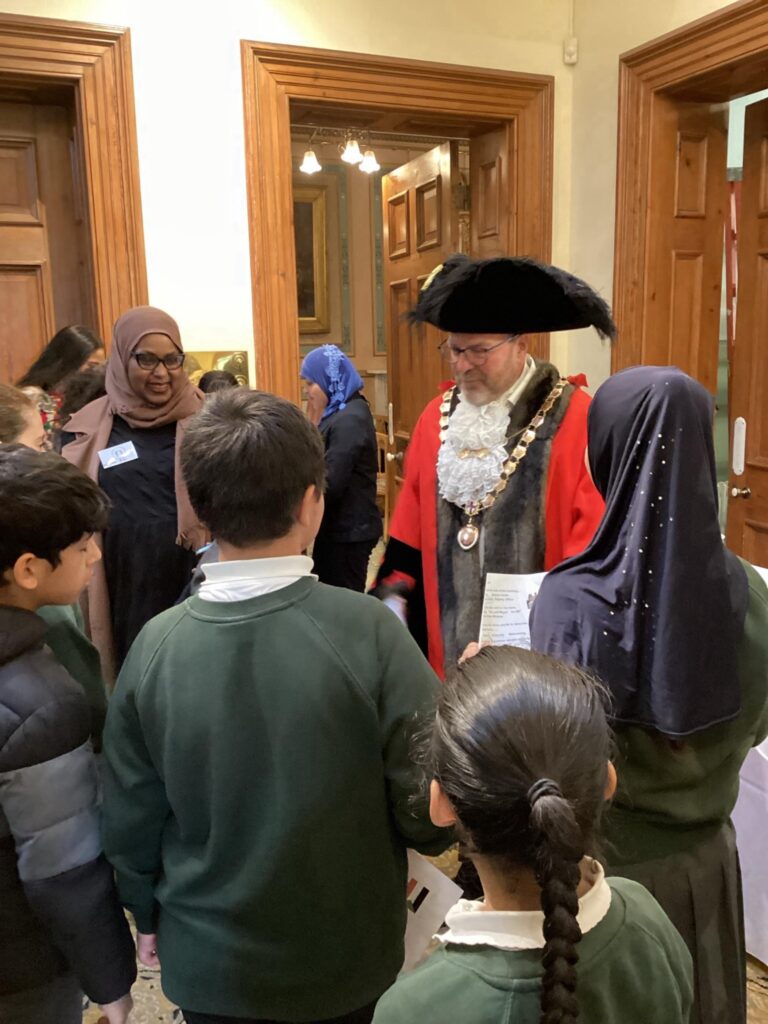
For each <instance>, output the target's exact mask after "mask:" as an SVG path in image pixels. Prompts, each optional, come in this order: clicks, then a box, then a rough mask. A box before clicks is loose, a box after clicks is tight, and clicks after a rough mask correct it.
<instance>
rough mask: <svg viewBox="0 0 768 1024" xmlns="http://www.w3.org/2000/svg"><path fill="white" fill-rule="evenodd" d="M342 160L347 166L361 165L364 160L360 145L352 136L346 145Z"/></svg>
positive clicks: (349, 136)
mask: <svg viewBox="0 0 768 1024" xmlns="http://www.w3.org/2000/svg"><path fill="white" fill-rule="evenodd" d="M341 159H342V160H343V161H344V163H345V164H359V163H360V162H361V161H362V159H363V154H362V153H361V152H360V144H359V142H358V141H357V139H356V138H354V137H353V136H351V135H348V136H347V141H346V144H345V146H344V148H343V150H342V152H341Z"/></svg>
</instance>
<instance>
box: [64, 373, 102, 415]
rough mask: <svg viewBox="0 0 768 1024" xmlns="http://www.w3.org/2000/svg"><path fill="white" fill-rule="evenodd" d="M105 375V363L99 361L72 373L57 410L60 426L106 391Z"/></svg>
mask: <svg viewBox="0 0 768 1024" xmlns="http://www.w3.org/2000/svg"><path fill="white" fill-rule="evenodd" d="M106 376H107V365H106V363H100V364H99V365H98V366H92V367H90V368H89V369H87V370H79V371H78V372H77V373H74V374H72V376H71V377H70V378H69V380H68V381H67V383H66V385H65V387H64V395H63V397H62V400H61V409H60V410H59V420H60V422H61V424H62V426H65V425H66V422H67V420H68V419H69V418H70V417H71V416H74V415H75V413H76V412H79V411H80V410H81V409H82V408H83V407H84V406H86V405H88V403H89V402H93V401H94V400H95V399H97V398H102V397H103V396H104V395H105V394H106V393H107V392H106V388H105V383H104V382H105V379H106Z"/></svg>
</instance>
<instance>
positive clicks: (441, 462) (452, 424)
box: [437, 356, 536, 505]
mask: <svg viewBox="0 0 768 1024" xmlns="http://www.w3.org/2000/svg"><path fill="white" fill-rule="evenodd" d="M535 370H536V363H535V362H534V360H533V358H532V357H531V356H528V357H527V358H526V361H525V369H524V370H523V372H522V373H521V374H520V376H519V377H518V379H517V380H516V381H515V383H514V384H513V385H512V387H511V388H510V389H509V390H508V391H507V392H506V393H505V394H503V395H502V396H501V397H500V398H497V399H495V401H493V402H488V403H487V404H486V405H472V403H471V402H467V401H466V399H464V398H463V397H462V395H461V393H459V401H458V405H457V406H456V409H455V410H454V412H453V414H452V416H451V418H450V420H449V421H448V427H447V430H446V434H445V443H444V444H442V445H441V446H440V451H439V453H438V456H437V479H438V486H439V490H440V497H441V498H445V500H446V501H450V502H453V503H454V504H456V505H467V504H469V502H472V501H480V500H481V498H483V497H485V495H486V494H488V492H489V491H492V490H493V488H494V487H495V486H496V484H497V482H498V480H499V477H500V476H501V470H502V467H503V465H504V463H505V462H506V460H507V450H506V448H505V441H506V439H507V430H508V428H509V411H510V409H511V407H512V406H513V405H514V404H515V402H517V401H518V399H519V398H520V396H521V395H522V394H523V392H524V391H525V389H526V388H527V387H528V384H529V383H530V380H531V377H533V374H534V372H535ZM467 450H468V451H482V450H484V451H485V452H486V454H484V455H482V456H474V455H473V456H470V457H469V458H466V457H465V458H461V457H460V455H459V453H460V452H462V451H467Z"/></svg>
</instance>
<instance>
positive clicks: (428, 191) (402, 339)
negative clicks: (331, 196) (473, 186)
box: [382, 142, 458, 507]
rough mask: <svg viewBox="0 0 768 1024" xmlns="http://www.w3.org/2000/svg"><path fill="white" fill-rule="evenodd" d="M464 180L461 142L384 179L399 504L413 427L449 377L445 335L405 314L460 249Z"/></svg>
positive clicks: (393, 468)
mask: <svg viewBox="0 0 768 1024" xmlns="http://www.w3.org/2000/svg"><path fill="white" fill-rule="evenodd" d="M457 182H458V160H457V147H456V143H448V142H446V143H444V144H443V145H442V146H437V147H435V149H432V150H429V152H427V153H422V154H421V155H420V156H418V157H416V159H414V160H410V161H409V162H408V163H407V164H403V166H402V167H398V168H396V169H395V170H394V171H392V172H390V173H389V174H387V175H385V176H384V178H383V179H382V204H383V217H382V220H383V227H384V266H383V274H384V293H385V304H384V305H385V323H386V331H387V374H388V380H389V398H390V403H391V408H392V428H391V430H390V434H391V436H393V438H394V441H393V446H392V448H393V450H392V451H391V452H389V453H388V454H389V456H391V458H390V459H389V461H388V465H389V467H390V473H389V486H390V488H391V490H390V494H391V499H392V501H394V498H395V496H396V494H397V491H398V490H399V486H400V484H401V483H402V468H403V457H404V453H405V449H406V447H407V445H408V440H409V438H410V435H411V431H412V430H413V427H414V425H415V423H416V420H417V419H418V418H419V416H420V414H421V412H422V410H423V408H424V406H425V405H426V404H427V402H429V401H430V399H432V398H434V396H435V395H436V394H437V390H438V387H439V384H440V382H441V381H442V380H443V379H444V378H445V377H446V375H447V370H446V368H445V367H444V366H443V363H442V359H441V357H440V355H439V353H438V351H437V348H438V345H439V344H440V341H441V335H440V332H439V331H437V329H436V328H434V327H431V326H429V325H414V326H412V325H411V324H409V323H408V321H407V319H406V318H405V315H406V314H407V312H408V310H409V309H411V307H412V306H413V305H414V304H415V302H416V298H417V296H418V292H419V289H420V287H421V285H422V284H423V283H424V281H426V279H427V277H428V276H429V274H431V272H432V271H433V270H434V268H435V267H436V266H438V264H440V263H442V262H443V261H444V260H445V259H446V258H447V257H448V256H449V255H450V254H451V253H453V252H455V251H456V250H457V248H458V210H457V209H456V207H455V205H454V189H455V186H456V184H457ZM390 507H393V506H392V504H390Z"/></svg>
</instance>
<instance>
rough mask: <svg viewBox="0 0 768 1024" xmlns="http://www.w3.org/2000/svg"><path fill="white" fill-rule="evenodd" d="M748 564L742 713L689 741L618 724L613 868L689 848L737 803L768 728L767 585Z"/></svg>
mask: <svg viewBox="0 0 768 1024" xmlns="http://www.w3.org/2000/svg"><path fill="white" fill-rule="evenodd" d="M742 565H743V566H744V568H745V570H746V573H747V579H748V583H749V605H748V608H747V617H746V621H745V624H744V634H743V638H742V640H741V643H740V645H739V651H738V659H739V660H738V665H739V682H740V684H741V712H740V713H739V715H738V716H737V717H736V718H735V719H733V721H731V722H725V723H724V724H722V725H716V726H712V727H710V728H709V729H706V730H704V731H703V732H701V733H698V734H696V735H695V736H692V737H690V739H688V740H686V741H684V742H672V743H671V742H669V741H668V740H666V739H664V738H663V737H662V736H659V735H658V734H657V733H652V732H648V731H646V730H644V729H637V728H619V729H617V730H616V744H617V748H618V756H617V759H616V770H617V773H618V778H619V786H618V791H617V793H616V796H615V797H614V800H613V804H612V806H611V809H610V811H609V812H608V813H607V814H606V816H605V818H604V820H603V833H604V837H605V839H606V840H607V844H606V856H607V858H608V860H609V862H610V865H611V869H612V870H614V871H615V870H617V869H618V868H620V867H621V865H623V864H634V863H640V862H642V861H645V860H651V859H654V858H656V857H665V856H669V855H671V854H674V853H679V852H681V851H683V850H690V849H692V848H693V847H695V846H697V845H698V844H699V843H701V842H704V841H705V840H707V839H708V838H710V836H712V835H714V833H715V832H717V830H718V829H719V828H720V827H721V825H723V824H724V823H725V822H726V821H727V820H728V818H729V817H730V815H731V812H732V810H733V807H734V805H735V803H736V798H737V796H738V794H739V771H740V769H741V766H742V763H743V762H744V758H745V757H746V756H747V754H748V753H749V750H750V748H751V747H754V746H757V744H758V743H761V742H762V741H763V740H764V739H765V737H766V735H768V588H767V587H766V585H765V583H764V581H763V579H762V578H761V577H760V575H759V574H758V573H757V572H755V570H754V569H753V568H752V566H751V565H749V563H748V562H744V561H742ZM713 628H717V627H716V624H713ZM728 682H729V683H731V682H732V681H731V680H729V681H728Z"/></svg>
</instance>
